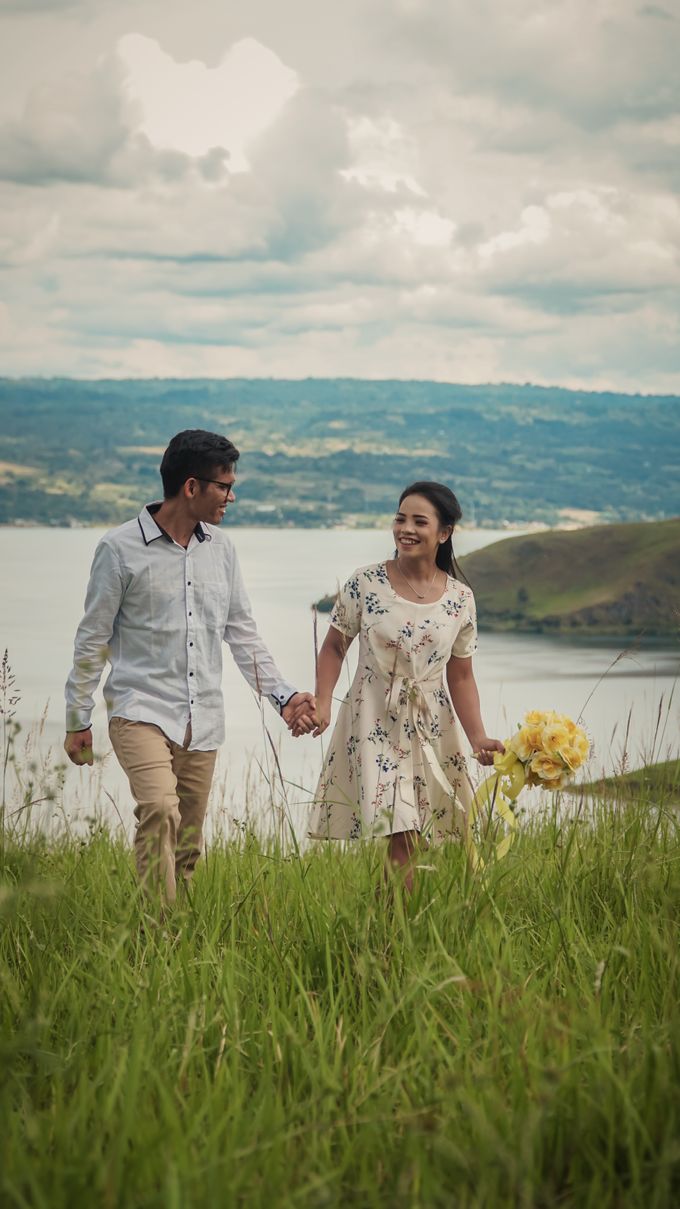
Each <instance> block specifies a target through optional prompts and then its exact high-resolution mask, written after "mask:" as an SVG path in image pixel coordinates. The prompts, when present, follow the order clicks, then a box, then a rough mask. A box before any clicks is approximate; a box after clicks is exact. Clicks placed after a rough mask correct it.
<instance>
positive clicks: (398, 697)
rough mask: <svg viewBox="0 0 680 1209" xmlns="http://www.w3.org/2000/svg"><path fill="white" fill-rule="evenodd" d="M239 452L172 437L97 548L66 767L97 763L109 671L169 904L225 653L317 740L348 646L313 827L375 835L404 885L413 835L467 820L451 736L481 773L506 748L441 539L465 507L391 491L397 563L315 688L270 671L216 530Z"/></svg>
mask: <svg viewBox="0 0 680 1209" xmlns="http://www.w3.org/2000/svg"><path fill="white" fill-rule="evenodd" d="M238 459H239V451H238V450H237V449H236V447H235V446H234V445H233V444H232V443H231V441H228V440H227V439H226V437H223V436H219V435H217V434H215V433H210V432H204V431H203V430H200V429H189V430H187V431H185V432H180V433H178V434H177V435H176V436H175V437H173V439H172V440H171V442H170V444H169V445H168V448H167V449H166V451H165V453H164V455H163V459H162V462H161V467H160V472H161V478H162V481H163V500H162V502H160V503H153V504H148V505H147V506H146V507H144V508H143V509H142V511H141V513H140V514H139V516H138V517H136V518H135V519H134V520H130V521H127V522H126V523H125V524H123V525H121V526H119V527H118V528H116V529H113V530H111V531H110V532H108V533H106V534H105V536H104V537H103V538H102V540H101V541H100V542H99V544H98V546H97V549H96V551H95V555H94V560H93V563H92V569H91V573H90V580H89V584H88V588H87V595H86V600H85V612H84V616H83V619H82V621H81V623H80V625H79V626H78V630H77V633H76V638H75V650H74V662H73V667H72V670H71V672H70V674H69V677H68V681H67V684H66V731H67V734H66V740H65V743H64V747H65V750H66V753H67V755H68V756H69V758H70V759H71V760H72V761H73V762H74V763H75V764H91V763H92V759H93V755H92V730H91V726H90V720H91V716H92V710H93V704H94V702H93V695H94V692H95V690H96V688H97V686H98V684H99V681H100V679H101V675H102V672H103V669H104V665H105V663H106V662H107V661H108V662H109V664H110V671H109V675H108V677H107V680H106V684H105V687H104V697H105V700H106V705H107V711H108V717H109V735H110V738H111V743H112V746H113V749H114V751H115V753H116V756H117V758H118V760H119V762H120V764H121V766H122V767H123V769H124V771H125V773H126V775H127V777H128V780H129V782H130V789H131V791H132V796H133V798H134V800H135V803H136V806H135V816H136V819H137V826H136V832H135V855H136V862H137V869H138V873H139V876H140V879H141V881H142V883H143V884H145V885H146V886H148V887H149V888H151V886H152V885H153V886H154V887H155V888H156V889H157V890H158V892H159V893H160V895H161V897H162V898H163V900H164V901H165V902H167V903H172V902H173V901H174V899H175V896H176V889H177V884H178V882H179V881H180V880H181V879H184V880H185V881H188V879H190V877H191V874H192V873H193V870H194V867H195V865H196V862H197V860H198V858H199V856H200V853H201V849H202V835H203V823H204V819H205V814H206V809H207V805H208V797H209V793H210V787H211V783H212V777H213V772H214V768H215V760H216V757H217V749H218V748H219V746H220V744H221V743H222V742H223V740H224V703H223V697H222V689H221V680H222V642H223V641H224V642H226V643H228V645H229V647H230V649H231V652H232V655H233V657H234V659H235V661H236V664H237V666H238V667H239V669H240V671H241V672H242V674H243V676H244V677H245V679H246V680H247V682H248V684H250V685H251V687H252V688H253V689H254V690H255V691H256V692H257V693H258V694H259V695H260V696H266V697H268V698H269V700H270V701H271V703H272V705H273V706H274V707H275V708H276V709H277V710H278V712H279V713H280V714H281V716H282V717H283V719H284V721H285V722H286V724H287V726H288V727H289V729H290V730H291V732H292V733H293V734H294V735H296V736H299V735H302V734H309V733H311V734H313V735H315V736H318V735H322V734H323V733H324V732H325V731H326V730H327V729H328V727H329V725H330V718H331V702H332V696H333V690H334V688H335V685H336V683H337V680H338V677H339V675H340V670H341V667H342V663H343V660H344V658H345V655H346V653H347V649H348V647H349V645H350V643H351V642H352V641H353V640H354V638H355V637H357V636H359V654H358V664H357V671H356V674H355V676H354V679H353V682H352V685H351V687H350V689H349V692H348V694H347V696H346V697H345V700H344V701H343V703H342V705H341V707H340V712H339V715H338V719H337V722H336V725H335V728H334V730H333V733H332V736H331V740H330V744H329V746H328V748H327V750H326V752H325V758H324V761H323V769H322V772H321V776H320V779H319V783H318V786H317V790H316V793H315V796H314V802H313V806H312V813H311V820H310V827H309V834H310V836H312V837H314V838H319V839H321V838H323V839H341V840H347V839H358V838H360V837H362V836H384V837H385V839H386V841H387V855H388V860H389V862H390V863H391V865H392V866H394V867H398V868H399V869H400V870H401V872H402V876H403V878H404V881H405V884H406V886H407V888H410V886H411V884H412V877H413V872H412V864H413V860H412V858H413V853H414V851H415V845H416V842H417V840H418V837H424V838H426V839H430V840H431V841H432V842H440V841H442V840H444V839H456V838H460V837H461V836H462V832H463V828H464V827H465V826H466V819H467V813H468V810H469V806H470V803H471V800H472V796H473V789H472V787H471V785H470V781H469V778H468V775H467V770H466V763H465V757H464V755H463V752H462V740H461V734H460V726H462V728H463V730H464V732H465V734H466V736H467V739H468V741H469V743H470V745H471V746H472V750H473V752H474V753H475V756H476V758H477V759H478V760H479V761H480V763H482V764H491V763H492V762H493V756H494V752H496V751H502V750H503V745H502V743H501V742H500V741H499V740H497V739H493V738H490V737H489V736H487V734H486V732H485V729H484V726H483V724H482V720H481V714H480V706H479V695H478V692H477V687H476V684H475V679H474V674H473V671H472V659H471V656H472V653H473V651H474V650H475V649H476V622H475V610H474V600H473V596H472V592H471V590H470V588H469V587H468V586H467V585H466V584H465V583H464V582H462V580H461V577H460V573H459V571H458V568H457V566H456V563H455V559H454V556H453V549H452V544H451V536H452V533H453V530H454V527H455V525H456V523H457V522H458V520H459V519H460V516H461V511H460V507H459V505H458V501H457V500H456V497H455V496H454V495H453V493H452V492H451V491H449V489H448V488H447V487H444V486H443V485H441V484H439V483H431V482H416V483H413V484H412V485H411V486H410V487H407V488H406V490H405V491H404V492H403V493H402V495H401V497H400V500H399V506H398V510H397V513H396V516H395V519H394V524H393V534H394V541H395V555H394V557H393V558H391V559H388V560H387V561H385V562H382V563H377V564H375V565H372V566H369V567H362V568H361V569H359V570H357V571H356V572H355V573H354V575H352V577H351V578H350V579H349V580H348V581H347V583H346V584H345V585H344V587H343V588H342V589H341V591H340V593H339V595H338V599H337V601H336V603H335V607H334V609H333V611H332V614H331V618H330V626H329V629H328V633H327V635H326V638H325V640H324V642H323V645H322V647H321V649H320V651H319V654H318V659H317V679H316V691H315V694H314V695H313V694H312V693H309V692H299V691H297V690H296V688H295V686H294V685H292V684H290V683H288V682H287V681H286V680H285V679H284V678H283V676H282V675H281V673H280V672H279V670H278V668H277V666H276V664H275V662H274V660H273V658H272V656H271V654H270V652H269V651H268V649H267V647H266V646H265V644H264V642H263V641H262V639H261V637H260V635H259V633H258V631H257V626H256V624H255V621H254V618H253V615H252V611H251V607H250V602H249V600H248V596H247V593H246V589H245V586H244V583H243V579H242V576H241V570H240V567H239V563H238V559H237V557H236V553H235V550H234V547H233V545H232V542H231V541H230V539H229V538H228V537H227V535H226V534H225V533H224V532H222V531H221V530H220V528H219V526H220V524H221V522H222V520H223V518H224V515H225V512H226V510H227V508H228V506H229V505H230V504H231V503H233V502H234V499H235V495H234V484H235V481H236V466H237V463H238ZM459 724H460V726H459Z"/></svg>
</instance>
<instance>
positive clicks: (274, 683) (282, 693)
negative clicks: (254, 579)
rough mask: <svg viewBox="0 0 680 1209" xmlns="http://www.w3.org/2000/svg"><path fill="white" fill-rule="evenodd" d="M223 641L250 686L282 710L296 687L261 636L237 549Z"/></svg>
mask: <svg viewBox="0 0 680 1209" xmlns="http://www.w3.org/2000/svg"><path fill="white" fill-rule="evenodd" d="M224 641H225V642H226V643H227V644H228V646H229V649H230V650H231V653H232V655H233V657H234V662H235V663H236V666H237V667H238V669H239V671H240V672H241V674H242V676H244V678H245V679H246V681H247V682H248V684H249V685H250V687H251V688H252V689H254V690H255V692H256V693H257V694H258V695H259V696H266V697H269V700H270V701H271V703H272V705H274V706H275V707H276V709H278V710H279V711H280V710H281V709H282V708H283V706H284V705H285V704H286V702H287V701H289V700H290V698H291V697H292V696H293V695H294V694H295V693H296V692H297V689H296V688H295V686H294V685H292V684H290V683H289V682H288V681H287V680H285V679H284V678H283V676H282V675H281V672H280V671H279V669H278V667H277V666H276V664H275V662H274V659H273V658H272V655H271V653H270V651H269V649H268V647H267V646H266V644H265V643H264V641H263V639H262V638H261V637H260V634H259V632H258V629H257V626H256V624H255V619H254V617H253V613H252V609H251V605H250V600H249V599H248V593H247V592H246V589H245V584H244V582H243V576H242V574H241V568H240V565H239V561H238V558H237V557H236V553H235V552H234V561H233V565H232V582H231V596H230V602H229V616H228V618H227V624H226V626H225V628H224Z"/></svg>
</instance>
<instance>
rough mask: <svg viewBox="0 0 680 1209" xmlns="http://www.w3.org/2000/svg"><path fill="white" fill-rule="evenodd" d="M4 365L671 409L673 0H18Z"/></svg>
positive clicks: (679, 365) (677, 158)
mask: <svg viewBox="0 0 680 1209" xmlns="http://www.w3.org/2000/svg"><path fill="white" fill-rule="evenodd" d="M0 26H1V28H0V373H2V374H3V375H5V376H25V375H30V376H33V375H45V376H53V375H58V376H67V377H79V378H95V377H116V378H121V377H166V376H168V377H258V378H262V377H265V378H266V377H278V378H283V377H287V378H304V377H308V376H309V377H336V376H343V377H360V378H405V379H409V378H411V379H413V378H416V379H435V380H439V381H450V382H464V383H478V382H483V383H486V382H520V383H521V382H529V381H531V382H536V383H544V384H559V385H563V386H567V387H573V388H579V389H591V390H601V389H602V390H608V389H613V390H622V391H633V392H642V393H656V392H661V393H680V351H679V350H680V201H679V199H678V183H679V182H680V72H679V71H678V70H677V64H678V62H679V61H680V0H668V2H667V0H660V3H658V4H656V3H653V4H646V3H635V2H631V0H542V2H541V3H538V2H536V0H474V3H473V2H471V0H343V2H342V4H340V3H338V2H337V0H334V3H327V0H286V3H281V0H248V3H247V4H245V3H241V4H234V3H227V2H226V0H191V3H190V4H189V3H186V2H185V0H184V2H178V0H0Z"/></svg>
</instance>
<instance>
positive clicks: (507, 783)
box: [465, 753, 526, 870]
mask: <svg viewBox="0 0 680 1209" xmlns="http://www.w3.org/2000/svg"><path fill="white" fill-rule="evenodd" d="M525 784H526V772H525V768H524V765H523V764H522V763H521V761H520V760H518V759H517V757H516V756H515V755H514V753H513V755H512V759H511V760H507V762H506V761H505V758H504V757H503V756H501V758H500V760H499V762H498V764H497V765H496V770H495V772H493V773H492V774H491V776H490V777H487V779H486V781H482V783H481V785H479V786H478V787H477V790H476V791H475V794H474V797H473V799H472V805H471V807H470V813H469V816H468V824H467V827H466V828H465V848H466V851H467V854H468V860H469V861H470V864H471V866H472V868H473V869H475V870H477V869H482V870H483V869H484V868H485V867H486V862H485V860H484V857H483V856H482V855H481V853H480V851H479V848H478V847H477V844H476V843H475V838H474V835H473V833H472V828H473V827H474V825H475V823H476V821H477V819H478V818H479V816H480V815H481V813H482V810H483V809H484V807H485V806H486V805H487V803H488V804H490V808H489V815H490V814H491V810H494V811H495V812H496V814H497V815H498V817H499V818H501V819H502V820H503V822H504V823H505V825H506V827H507V831H506V833H505V835H504V836H503V837H502V839H500V840H498V841H497V843H496V844H495V845H494V857H495V859H496V860H497V861H499V860H501V859H502V858H503V857H504V856H505V854H506V853H507V852H508V850H509V848H510V846H511V844H512V842H513V840H514V838H515V832H516V831H517V819H516V817H515V813H514V811H513V809H512V803H513V802H514V801H515V799H516V798H517V796H518V794H519V793H520V791H521V790H522V789H523V788H524V786H525Z"/></svg>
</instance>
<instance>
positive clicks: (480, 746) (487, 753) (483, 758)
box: [472, 735, 505, 766]
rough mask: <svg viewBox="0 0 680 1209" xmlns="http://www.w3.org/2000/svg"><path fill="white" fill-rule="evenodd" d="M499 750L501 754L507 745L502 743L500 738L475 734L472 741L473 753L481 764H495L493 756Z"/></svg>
mask: <svg viewBox="0 0 680 1209" xmlns="http://www.w3.org/2000/svg"><path fill="white" fill-rule="evenodd" d="M497 751H499V752H500V753H501V755H502V754H503V752H504V751H505V746H504V745H503V743H501V741H500V739H490V738H489V736H488V735H476V736H475V738H474V741H473V742H472V754H473V756H474V757H475V760H478V761H479V763H480V764H485V765H487V766H488V765H490V764H493V758H494V756H495V754H496V752H497Z"/></svg>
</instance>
